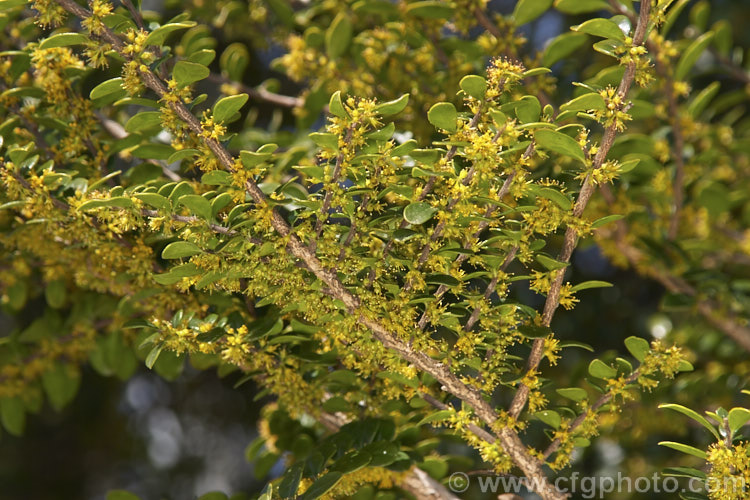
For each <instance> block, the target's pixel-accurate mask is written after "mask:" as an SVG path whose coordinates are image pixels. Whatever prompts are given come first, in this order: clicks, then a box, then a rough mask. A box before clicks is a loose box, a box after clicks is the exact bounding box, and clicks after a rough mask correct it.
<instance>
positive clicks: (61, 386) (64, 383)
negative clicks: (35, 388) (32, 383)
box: [42, 363, 81, 411]
mask: <svg viewBox="0 0 750 500" xmlns="http://www.w3.org/2000/svg"><path fill="white" fill-rule="evenodd" d="M80 382H81V374H80V372H79V371H78V368H76V367H73V366H70V365H63V364H60V363H56V364H55V365H54V366H53V367H52V369H50V370H47V371H46V372H44V374H42V387H44V392H45V393H46V394H47V399H48V400H49V402H50V405H51V406H52V408H54V409H55V410H57V411H60V410H62V409H63V408H64V407H65V406H66V405H67V404H68V403H70V402H71V401H72V400H73V398H74V397H75V395H76V392H78V386H79V385H80Z"/></svg>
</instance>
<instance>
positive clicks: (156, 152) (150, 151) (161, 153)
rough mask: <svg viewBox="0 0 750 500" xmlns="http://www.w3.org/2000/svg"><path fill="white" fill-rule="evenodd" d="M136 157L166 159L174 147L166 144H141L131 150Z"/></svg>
mask: <svg viewBox="0 0 750 500" xmlns="http://www.w3.org/2000/svg"><path fill="white" fill-rule="evenodd" d="M132 154H133V156H135V157H136V158H144V159H147V160H166V159H167V158H169V157H170V156H172V154H174V148H173V147H172V146H170V145H168V144H142V145H141V146H138V147H137V148H135V149H134V150H133V151H132Z"/></svg>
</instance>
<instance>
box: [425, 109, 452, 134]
mask: <svg viewBox="0 0 750 500" xmlns="http://www.w3.org/2000/svg"><path fill="white" fill-rule="evenodd" d="M427 119H428V120H429V122H430V123H432V124H433V125H434V126H435V127H437V128H441V129H444V130H447V131H448V132H455V131H456V120H457V119H458V113H457V112H456V107H455V106H454V105H453V104H451V103H449V102H439V103H437V104H435V105H434V106H432V107H431V108H430V110H429V111H428V112H427Z"/></svg>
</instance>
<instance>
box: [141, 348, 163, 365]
mask: <svg viewBox="0 0 750 500" xmlns="http://www.w3.org/2000/svg"><path fill="white" fill-rule="evenodd" d="M161 350H162V346H160V345H157V346H154V347H153V348H152V349H151V350H150V351H149V353H148V355H147V356H146V361H145V364H146V367H147V368H148V369H149V370H151V369H153V368H154V363H156V360H157V359H159V354H161Z"/></svg>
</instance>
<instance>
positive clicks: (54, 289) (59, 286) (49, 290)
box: [44, 280, 66, 309]
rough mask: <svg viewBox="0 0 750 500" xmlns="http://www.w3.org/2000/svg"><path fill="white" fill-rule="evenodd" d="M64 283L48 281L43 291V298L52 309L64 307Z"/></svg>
mask: <svg viewBox="0 0 750 500" xmlns="http://www.w3.org/2000/svg"><path fill="white" fill-rule="evenodd" d="M65 296H66V289H65V282H64V281H62V280H55V281H50V282H49V283H48V284H47V286H46V287H45V289H44V298H45V299H46V300H47V304H49V306H50V307H52V308H54V309H59V308H61V307H62V306H64V305H65Z"/></svg>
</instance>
